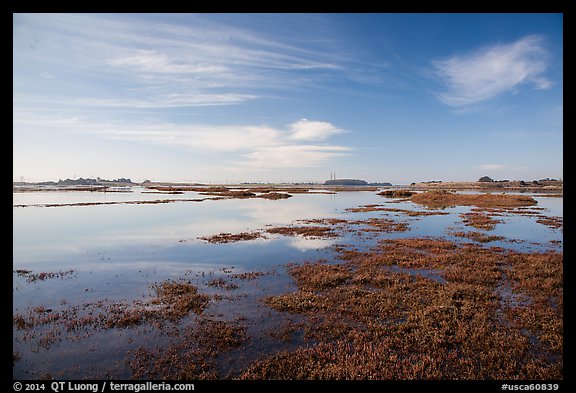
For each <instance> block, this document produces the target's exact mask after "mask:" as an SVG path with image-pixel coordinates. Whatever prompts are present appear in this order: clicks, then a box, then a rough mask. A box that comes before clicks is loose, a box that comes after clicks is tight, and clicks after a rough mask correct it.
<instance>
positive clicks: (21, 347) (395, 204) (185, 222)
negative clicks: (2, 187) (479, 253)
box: [13, 187, 563, 379]
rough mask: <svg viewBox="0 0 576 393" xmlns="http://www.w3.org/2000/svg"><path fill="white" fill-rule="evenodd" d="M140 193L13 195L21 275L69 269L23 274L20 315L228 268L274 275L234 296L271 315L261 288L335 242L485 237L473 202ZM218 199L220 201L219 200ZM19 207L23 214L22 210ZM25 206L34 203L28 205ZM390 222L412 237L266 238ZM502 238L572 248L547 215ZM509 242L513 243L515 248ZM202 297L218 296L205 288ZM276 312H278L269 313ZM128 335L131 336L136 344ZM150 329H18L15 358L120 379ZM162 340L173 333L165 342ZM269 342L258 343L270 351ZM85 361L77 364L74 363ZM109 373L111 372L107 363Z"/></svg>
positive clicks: (499, 229)
mask: <svg viewBox="0 0 576 393" xmlns="http://www.w3.org/2000/svg"><path fill="white" fill-rule="evenodd" d="M132 190H133V191H132V192H126V193H102V192H86V191H83V192H24V193H13V204H14V205H15V207H14V208H13V269H14V270H17V269H27V270H31V271H32V272H34V273H40V272H66V271H69V270H72V272H71V273H69V274H66V275H64V276H63V277H61V278H55V279H48V280H38V281H35V282H28V281H27V280H26V277H24V276H20V275H17V274H14V275H13V295H14V296H13V312H14V313H22V314H24V313H25V312H26V310H29V309H30V308H33V307H38V306H42V307H45V308H51V309H56V310H57V309H59V308H62V307H64V306H63V304H65V306H66V307H71V306H74V305H80V304H83V303H84V304H85V303H87V302H88V303H89V302H95V301H98V300H102V299H106V300H107V301H132V300H134V299H140V298H146V297H150V295H151V289H150V286H151V285H153V284H154V283H158V282H161V281H163V280H166V279H176V278H181V277H192V278H197V279H201V278H202V277H218V276H221V275H222V274H223V272H231V271H232V272H234V273H242V272H248V271H268V272H273V274H269V275H266V276H263V277H262V278H261V279H260V280H257V281H255V282H252V281H250V282H247V283H246V284H245V285H244V286H242V287H241V288H239V289H238V291H237V292H236V293H240V294H241V295H243V296H244V299H245V300H244V301H242V302H239V303H238V302H236V303H235V306H234V307H235V308H234V311H233V312H232V314H234V315H242V316H243V317H248V318H260V320H259V321H260V322H259V323H262V324H265V323H268V324H270V323H272V322H271V320H270V318H263V317H262V306H261V305H259V303H258V301H257V298H258V296H260V295H261V294H262V293H266V294H272V293H282V292H285V291H286V290H287V289H289V288H291V287H293V283H292V281H291V279H290V278H289V277H288V276H287V274H286V271H285V268H284V265H285V264H286V263H288V262H296V263H299V262H303V261H307V260H317V259H319V258H324V259H327V260H331V259H334V250H333V248H331V246H332V245H334V244H348V245H354V246H356V247H358V248H361V249H362V248H366V247H370V246H371V245H373V244H375V242H376V241H377V240H378V239H382V238H400V237H421V236H432V237H439V236H441V237H447V238H449V239H451V240H458V241H470V240H467V239H462V238H456V237H454V236H453V233H455V232H457V231H464V232H468V231H471V230H473V231H480V230H477V229H474V228H470V227H466V226H464V224H463V222H462V218H461V217H460V216H459V215H460V214H462V213H466V212H468V211H470V209H471V208H470V207H453V208H447V209H445V210H444V211H445V212H448V213H449V214H448V215H432V216H418V217H408V216H406V215H405V214H402V213H397V212H382V211H375V212H365V213H352V212H348V211H346V209H348V208H354V207H359V206H363V205H368V204H380V205H382V206H383V207H386V208H388V207H389V208H399V209H410V210H418V211H421V210H426V209H425V208H424V207H422V206H419V205H416V204H414V203H412V202H409V201H401V200H395V199H387V198H383V197H381V196H378V195H376V192H339V193H337V194H328V195H327V194H312V193H310V194H294V196H293V197H292V198H289V199H285V200H266V199H226V200H204V201H202V202H191V201H178V200H183V199H194V198H207V196H204V195H199V194H198V193H196V192H185V193H184V194H153V193H147V192H146V191H147V190H145V189H143V188H140V187H133V188H132ZM531 196H533V197H534V198H535V199H536V200H537V201H538V204H537V205H536V207H538V208H542V209H543V210H538V214H540V215H545V216H550V217H562V215H563V199H562V198H557V197H546V196H537V195H531ZM209 198H211V197H209ZM157 199H170V200H175V202H173V203H162V204H130V203H128V204H108V205H90V206H59V207H43V206H41V205H44V204H70V203H89V202H90V203H91V202H93V203H99V202H133V201H152V200H157ZM16 205H18V207H17V206H16ZM20 205H27V207H20ZM370 217H386V218H391V219H394V220H396V221H401V222H406V223H408V228H409V229H408V230H407V231H404V232H393V233H378V234H376V236H375V237H358V236H356V235H354V234H353V233H349V232H347V233H343V234H342V236H341V237H337V238H330V239H306V238H303V237H299V236H295V237H294V236H281V235H272V234H267V233H264V231H265V230H266V229H267V228H269V227H270V226H286V225H291V224H294V225H304V224H302V223H298V220H307V219H315V218H341V219H348V220H362V219H366V218H370ZM496 218H498V219H501V220H503V222H502V223H499V224H497V225H496V228H495V229H494V230H492V231H488V232H486V231H480V232H485V233H486V234H489V235H496V236H503V237H504V238H506V240H504V241H495V242H491V243H489V245H490V246H492V245H494V246H500V247H506V248H511V249H515V250H521V251H543V250H549V249H550V250H556V251H562V238H563V236H562V230H561V229H553V228H549V227H547V226H545V225H543V224H541V223H538V222H536V220H537V219H538V218H539V217H536V216H526V215H517V214H508V215H506V216H504V217H496ZM252 231H259V232H262V233H263V234H264V235H265V236H266V238H264V239H257V240H252V241H244V242H237V243H228V244H209V243H207V242H205V241H203V240H201V239H199V237H202V236H210V235H214V234H219V233H223V232H229V233H240V232H252ZM509 240H514V242H511V241H509ZM201 291H202V292H205V293H210V291H213V289H211V288H208V287H202V288H201ZM230 310H231V309H230V307H229V306H228V308H227V303H226V302H225V301H224V302H221V303H219V304H217V305H214V306H213V307H212V312H213V313H215V315H222V313H223V312H228V313H230V312H231V311H230ZM266 312H267V313H268V314H270V313H271V312H272V313H273V311H270V310H268V309H267V311H266ZM128 337H129V339H128ZM148 337H149V332H146V331H145V329H144V331H143V330H142V329H139V330H138V329H137V330H135V331H133V330H131V329H125V330H115V329H112V330H110V331H106V332H98V333H95V334H91V335H89V336H87V337H86V338H84V339H82V340H77V341H74V340H61V341H59V342H57V343H55V344H53V345H52V346H50V347H49V348H47V349H44V348H39V347H38V346H37V344H35V343H34V340H27V339H26V338H25V337H24V333H22V332H21V331H18V330H16V329H15V330H14V340H13V342H14V351H15V353H16V352H17V353H18V354H19V355H20V359H19V360H18V361H16V362H15V363H14V368H13V375H14V378H31V379H35V378H38V377H40V376H42V375H45V374H50V375H51V376H61V377H64V378H83V377H85V376H97V377H103V374H102V373H105V372H107V371H109V372H110V373H111V375H114V376H115V377H117V378H120V377H123V378H126V377H129V376H130V374H129V371H128V370H127V368H126V366H125V364H124V358H125V354H126V351H127V350H130V349H134V348H135V346H137V345H139V344H141V343H143V342H145V341H146V339H147V338H148ZM155 340H156V342H158V343H161V342H162V340H165V338H162V337H155ZM265 344H266V343H263V344H262V343H261V344H259V345H265ZM79 355H81V356H82V359H83V360H82V364H81V365H79V364H78V362H77V359H76V358H75V356H79ZM103 361H104V362H105V363H106V365H107V366H106V367H102V362H103Z"/></svg>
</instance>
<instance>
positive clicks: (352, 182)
mask: <svg viewBox="0 0 576 393" xmlns="http://www.w3.org/2000/svg"><path fill="white" fill-rule="evenodd" d="M324 185H326V186H367V185H368V182H365V181H364V180H359V179H335V180H326V181H325V182H324Z"/></svg>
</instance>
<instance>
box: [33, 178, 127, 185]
mask: <svg viewBox="0 0 576 393" xmlns="http://www.w3.org/2000/svg"><path fill="white" fill-rule="evenodd" d="M118 183H120V184H134V183H132V180H130V179H126V178H124V177H121V178H118V179H114V180H106V179H100V178H97V179H90V178H86V179H83V178H79V179H76V180H72V179H66V180H62V179H60V180H58V181H57V182H53V181H46V182H42V183H38V185H42V186H95V185H103V184H118Z"/></svg>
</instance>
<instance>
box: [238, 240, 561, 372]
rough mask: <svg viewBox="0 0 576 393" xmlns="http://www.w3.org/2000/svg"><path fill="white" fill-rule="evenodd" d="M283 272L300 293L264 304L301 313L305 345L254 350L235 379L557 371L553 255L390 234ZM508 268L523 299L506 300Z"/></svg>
mask: <svg viewBox="0 0 576 393" xmlns="http://www.w3.org/2000/svg"><path fill="white" fill-rule="evenodd" d="M385 266H398V267H404V268H410V269H415V270H413V271H414V272H416V273H412V274H411V273H409V272H401V271H399V272H394V271H390V270H386V269H383V268H384V267H385ZM417 269H437V270H439V271H441V272H442V275H443V277H444V279H445V282H443V283H440V282H438V281H436V280H432V279H429V278H427V277H424V276H422V275H418V273H417V272H418V270H417ZM289 272H290V274H291V275H292V276H293V278H294V280H295V283H296V285H297V287H298V289H297V291H295V292H292V293H286V294H282V295H278V296H269V297H266V298H265V302H266V304H267V305H268V306H270V307H272V308H274V309H276V310H279V311H285V312H290V313H297V314H301V315H304V316H306V318H307V320H308V321H309V323H308V326H309V327H308V328H307V330H308V335H309V336H314V338H315V341H314V344H312V345H309V346H307V347H301V348H299V349H297V350H295V351H292V352H287V351H286V352H280V353H278V354H275V355H272V356H269V357H266V358H263V359H261V360H260V361H257V362H255V363H254V364H252V365H251V366H250V367H249V368H248V369H247V370H246V371H245V372H244V373H243V374H242V375H241V378H271V379H315V378H321V379H516V378H520V379H558V378H562V361H561V355H562V347H561V345H562V343H563V340H562V300H561V297H562V296H561V295H562V254H559V253H552V252H549V253H535V254H525V253H519V252H512V251H504V250H502V249H498V248H493V249H488V248H483V247H481V246H477V245H473V244H461V245H460V244H455V243H452V242H449V241H447V240H439V239H427V238H419V239H398V240H387V241H383V242H381V244H380V246H379V248H378V249H377V250H374V251H373V252H369V253H356V254H355V256H352V257H351V258H349V259H348V260H347V261H346V262H345V263H343V264H340V265H327V264H325V263H322V262H318V263H307V264H304V265H302V266H298V267H290V268H289ZM507 277H510V281H511V283H512V288H513V291H514V293H518V295H522V296H526V297H528V298H529V299H530V302H528V303H523V304H516V305H514V304H512V305H510V304H508V305H507V306H503V304H506V303H505V302H504V300H505V298H506V296H509V294H507V293H504V292H501V288H502V285H501V284H502V281H503V280H506V279H507Z"/></svg>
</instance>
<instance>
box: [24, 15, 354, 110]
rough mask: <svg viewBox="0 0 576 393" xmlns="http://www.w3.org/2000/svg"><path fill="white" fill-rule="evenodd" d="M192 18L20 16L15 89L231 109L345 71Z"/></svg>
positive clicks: (123, 102) (114, 102)
mask: <svg viewBox="0 0 576 393" xmlns="http://www.w3.org/2000/svg"><path fill="white" fill-rule="evenodd" d="M187 19H188V20H187V23H169V22H167V21H164V19H163V18H162V17H155V18H148V17H146V16H145V15H127V16H123V15H115V14H104V15H102V14H50V15H41V14H38V15H37V14H18V15H16V16H15V19H14V38H13V40H14V48H15V49H14V64H26V67H25V68H24V67H15V74H14V75H15V77H14V81H15V91H19V92H20V93H25V94H29V95H32V94H34V95H39V96H41V95H42V94H47V92H49V94H51V95H52V97H51V98H52V99H60V100H63V101H75V105H76V106H78V105H79V104H82V103H86V105H95V106H100V107H109V108H110V107H133V108H139V109H143V108H166V107H175V106H179V107H185V106H210V105H231V104H238V103H242V102H245V101H249V100H253V99H256V98H259V97H261V96H263V95H267V94H269V93H270V91H272V90H274V89H281V90H290V89H295V88H309V86H310V84H311V83H312V81H313V80H314V78H312V77H311V75H314V76H318V75H321V74H327V75H331V74H334V73H341V72H344V68H345V67H343V66H342V65H341V64H338V62H341V61H342V59H341V58H335V57H334V56H333V55H332V54H331V53H330V52H328V51H325V52H321V51H318V50H315V51H314V50H311V49H309V48H306V47H305V46H302V45H293V44H291V43H290V40H289V39H270V38H268V37H266V36H265V35H262V34H259V33H257V32H254V31H250V30H249V29H245V28H239V27H234V26H232V25H229V24H226V23H222V22H219V21H218V18H215V20H211V18H209V17H203V16H194V15H189V16H187ZM34 73H36V74H37V75H46V74H48V73H50V74H51V75H54V76H55V77H54V78H52V79H53V81H52V83H53V84H47V83H44V84H43V85H40V84H30V83H29V81H30V80H33V79H34ZM63 73H66V75H63ZM58 76H59V77H61V78H63V77H65V78H66V79H67V83H66V84H63V83H62V80H61V79H59V78H58ZM87 76H88V78H87ZM31 77H32V78H31ZM286 80H290V83H286ZM24 86H25V87H26V88H24ZM135 91H137V94H134V92H135ZM142 97H144V99H143V98H142Z"/></svg>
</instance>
